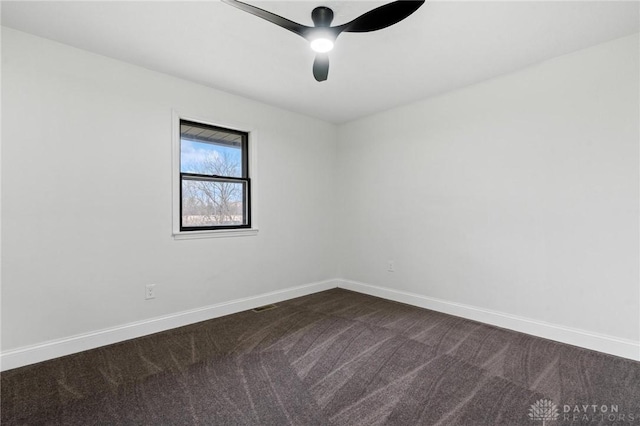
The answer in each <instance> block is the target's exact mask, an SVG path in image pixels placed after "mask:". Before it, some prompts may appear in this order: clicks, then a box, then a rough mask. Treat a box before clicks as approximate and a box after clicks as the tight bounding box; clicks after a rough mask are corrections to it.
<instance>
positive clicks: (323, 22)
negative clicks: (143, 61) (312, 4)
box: [311, 6, 333, 27]
mask: <svg viewBox="0 0 640 426" xmlns="http://www.w3.org/2000/svg"><path fill="white" fill-rule="evenodd" d="M311 19H312V20H313V24H314V25H315V26H316V27H328V26H329V25H331V21H333V10H331V9H329V8H328V7H325V6H319V7H316V8H315V9H313V11H311Z"/></svg>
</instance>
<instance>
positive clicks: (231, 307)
mask: <svg viewBox="0 0 640 426" xmlns="http://www.w3.org/2000/svg"><path fill="white" fill-rule="evenodd" d="M335 287H340V288H344V289H347V290H352V291H356V292H358V293H364V294H369V295H371V296H377V297H381V298H384V299H388V300H393V301H396V302H401V303H406V304H408V305H413V306H418V307H421V308H426V309H431V310H434V311H438V312H443V313H446V314H451V315H455V316H459V317H462V318H467V319H470V320H474V321H480V322H483V323H486V324H491V325H495V326H498V327H502V328H507V329H510V330H515V331H519V332H522V333H527V334H531V335H533V336H538V337H542V338H545V339H550V340H555V341H558V342H562V343H567V344H570V345H575V346H580V347H583V348H587V349H592V350H596V351H599V352H604V353H608V354H611V355H617V356H620V357H624V358H629V359H632V360H635V361H640V342H637V341H633V340H628V339H621V338H617V337H613V336H607V335H604V334H599V333H594V332H590V331H585V330H579V329H574V328H570V327H565V326H560V325H556V324H550V323H546V322H544V321H539V320H534V319H530V318H524V317H519V316H516V315H511V314H505V313H502V312H497V311H492V310H488V309H483V308H478V307H475V306H470V305H464V304H461V303H455V302H449V301H446V300H440V299H436V298H432V297H427V296H423V295H419V294H415V293H408V292H404V291H399V290H393V289H389V288H385V287H378V286H374V285H369V284H365V283H361V282H357V281H351V280H345V279H334V280H326V281H321V282H317V283H312V284H307V285H302V286H298V287H290V288H288V289H284V290H279V291H274V292H271V293H265V294H261V295H258V296H253V297H247V298H244V299H237V300H232V301H229V302H224V303H219V304H216V305H211V306H205V307H203V308H198V309H193V310H190V311H184V312H178V313H175V314H171V315H166V316H162V317H157V318H151V319H148V320H144V321H138V322H134V323H129V324H125V325H121V326H118V327H112V328H107V329H104V330H98V331H95V332H91V333H85V334H80V335H76V336H71V337H67V338H63V339H57V340H52V341H49V342H44V343H41V344H37V345H33V346H26V347H22V348H17V349H13V350H9V351H5V352H2V353H1V354H0V371H5V370H10V369H13V368H18V367H22V366H25V365H29V364H35V363H37V362H41V361H46V360H49V359H53V358H58V357H61V356H65V355H70V354H73V353H77V352H82V351H85V350H88V349H94V348H97V347H100V346H105V345H110V344H113V343H118V342H122V341H125V340H129V339H134V338H136V337H142V336H146V335H149V334H153V333H158V332H161V331H165V330H169V329H172V328H176V327H182V326H185V325H189V324H194V323H197V322H200V321H206V320H209V319H213V318H218V317H221V316H225V315H230V314H234V313H237V312H242V311H246V310H248V309H253V308H255V307H258V306H262V305H268V304H270V303H277V302H281V301H283V300H288V299H293V298H296V297H301V296H306V295H308V294H313V293H317V292H320V291H324V290H329V289H331V288H335Z"/></svg>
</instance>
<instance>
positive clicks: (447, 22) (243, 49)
mask: <svg viewBox="0 0 640 426" xmlns="http://www.w3.org/2000/svg"><path fill="white" fill-rule="evenodd" d="M247 2H248V3H251V4H254V5H257V6H259V7H261V8H263V9H267V10H269V11H272V12H274V13H277V14H280V15H282V16H284V17H287V18H289V19H292V20H295V21H298V22H300V23H303V24H306V25H313V24H312V22H311V18H310V13H311V10H312V9H313V8H314V7H315V6H319V5H324V6H328V7H331V8H332V9H333V10H334V13H335V18H334V25H335V24H341V23H344V22H347V21H350V20H352V19H353V18H355V17H357V16H359V15H360V14H362V13H364V12H366V11H368V10H370V9H372V8H374V7H377V6H380V5H382V4H385V3H387V2H388V1H382V2H380V1H377V2H369V1H332V0H313V1H311V0H304V1H256V0H251V1H249V0H247ZM639 16H640V11H639V3H638V2H637V1H627V2H612V1H601V2H582V1H562V2H551V1H546V2H543V1H536V2H514V1H511V2H507V1H502V2H481V1H473V2H455V1H439V2H434V1H427V3H426V4H425V5H424V6H422V7H421V8H420V9H418V11H417V12H416V13H415V14H413V15H412V16H410V17H409V18H407V19H406V20H404V21H402V22H400V23H399V24H397V25H394V26H392V27H389V28H386V29H384V30H381V31H377V32H372V33H343V34H342V35H341V36H340V37H339V38H338V40H337V43H336V48H335V49H334V50H333V51H332V52H331V54H330V59H331V67H330V71H329V79H328V81H325V82H322V83H318V82H316V81H315V80H314V78H313V76H312V73H311V65H312V63H313V52H312V51H311V50H310V49H309V47H308V44H307V42H306V41H305V40H304V39H302V38H301V37H298V36H296V35H295V34H293V33H290V32H289V31H286V30H283V29H281V28H279V27H277V26H275V25H273V24H271V23H269V22H266V21H264V20H262V19H260V18H257V17H255V16H253V15H250V14H247V13H246V12H242V11H240V10H238V9H235V8H233V7H231V6H228V5H226V4H223V3H220V2H218V1H197V2H179V1H144V2H130V1H107V2H97V1H46V2H33V1H22V2H7V1H3V2H2V24H3V25H5V26H8V27H11V28H15V29H18V30H21V31H25V32H29V33H32V34H35V35H38V36H42V37H46V38H49V39H52V40H56V41H59V42H62V43H65V44H69V45H71V46H75V47H79V48H81V49H85V50H89V51H93V52H97V53H99V54H102V55H105V56H109V57H112V58H116V59H120V60H123V61H126V62H130V63H133V64H137V65H140V66H143V67H146V68H149V69H153V70H157V71H161V72H164V73H167V74H171V75H174V76H178V77H181V78H184V79H187V80H192V81H195V82H198V83H201V84H205V85H207V86H211V87H214V88H218V89H222V90H225V91H227V92H231V93H235V94H238V95H241V96H244V97H247V98H251V99H256V100H259V101H262V102H265V103H268V104H271V105H275V106H279V107H282V108H285V109H288V110H292V111H298V112H301V113H304V114H307V115H310V116H314V117H318V118H321V119H323V120H327V121H331V122H335V123H341V122H346V121H350V120H353V119H356V118H359V117H362V116H366V115H369V114H372V113H375V112H378V111H383V110H386V109H389V108H392V107H394V106H398V105H401V104H406V103H409V102H412V101H416V100H419V99H422V98H425V97H428V96H433V95H436V94H439V93H442V92H446V91H450V90H454V89H456V88H459V87H463V86H466V85H469V84H472V83H475V82H479V81H482V80H486V79H489V78H492V77H494V76H498V75H501V74H505V73H508V72H512V71H515V70H518V69H520V68H523V67H526V66H528V65H531V64H535V63H537V62H540V61H544V60H546V59H549V58H553V57H555V56H559V55H562V54H565V53H569V52H572V51H575V50H579V49H582V48H585V47H588V46H592V45H595V44H598V43H601V42H605V41H608V40H613V39H615V38H619V37H622V36H625V35H629V34H632V33H637V32H638V31H640V23H639V22H640V19H639Z"/></svg>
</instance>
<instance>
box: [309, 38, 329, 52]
mask: <svg viewBox="0 0 640 426" xmlns="http://www.w3.org/2000/svg"><path fill="white" fill-rule="evenodd" d="M311 49H313V51H315V52H318V53H327V52H329V51H331V50H332V49H333V41H332V40H330V39H328V38H324V37H319V38H316V39H314V40H311Z"/></svg>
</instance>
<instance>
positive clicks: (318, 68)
mask: <svg viewBox="0 0 640 426" xmlns="http://www.w3.org/2000/svg"><path fill="white" fill-rule="evenodd" d="M313 76H314V77H315V78H316V81H325V80H326V79H327V77H328V76H329V55H327V54H326V53H318V54H317V55H316V59H315V60H314V61H313Z"/></svg>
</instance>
